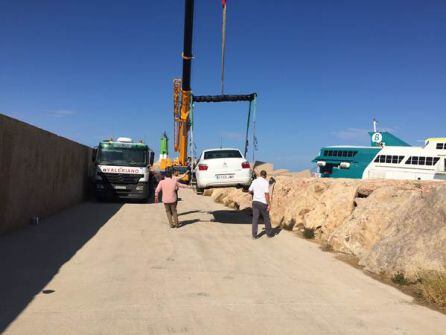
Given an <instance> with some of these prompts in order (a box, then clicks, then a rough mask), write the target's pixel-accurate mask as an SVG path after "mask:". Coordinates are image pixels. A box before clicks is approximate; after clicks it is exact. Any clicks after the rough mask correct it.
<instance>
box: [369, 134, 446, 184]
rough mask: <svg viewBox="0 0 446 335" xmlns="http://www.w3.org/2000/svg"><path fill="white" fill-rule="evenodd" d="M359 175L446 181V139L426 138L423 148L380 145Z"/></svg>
mask: <svg viewBox="0 0 446 335" xmlns="http://www.w3.org/2000/svg"><path fill="white" fill-rule="evenodd" d="M362 178H363V179H410V180H446V138H428V139H427V140H426V141H425V145H424V147H399V146H396V147H391V146H390V147H387V146H384V147H383V148H382V149H381V150H380V152H379V153H378V154H377V155H376V157H375V158H374V159H373V161H372V162H370V164H369V165H368V166H367V168H366V169H365V170H364V173H363V176H362Z"/></svg>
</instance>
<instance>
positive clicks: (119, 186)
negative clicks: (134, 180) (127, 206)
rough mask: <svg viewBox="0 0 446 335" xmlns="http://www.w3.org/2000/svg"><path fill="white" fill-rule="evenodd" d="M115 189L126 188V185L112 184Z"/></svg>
mask: <svg viewBox="0 0 446 335" xmlns="http://www.w3.org/2000/svg"><path fill="white" fill-rule="evenodd" d="M113 188H114V189H115V190H126V189H127V187H126V186H125V185H113Z"/></svg>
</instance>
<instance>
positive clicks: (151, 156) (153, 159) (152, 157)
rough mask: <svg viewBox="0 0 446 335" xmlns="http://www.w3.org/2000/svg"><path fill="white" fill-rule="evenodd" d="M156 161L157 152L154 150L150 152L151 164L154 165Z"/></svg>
mask: <svg viewBox="0 0 446 335" xmlns="http://www.w3.org/2000/svg"><path fill="white" fill-rule="evenodd" d="M154 162H155V153H154V152H153V151H151V152H150V165H153V163H154Z"/></svg>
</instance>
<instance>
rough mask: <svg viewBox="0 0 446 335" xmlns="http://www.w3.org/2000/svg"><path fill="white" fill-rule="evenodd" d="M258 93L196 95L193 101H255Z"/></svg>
mask: <svg viewBox="0 0 446 335" xmlns="http://www.w3.org/2000/svg"><path fill="white" fill-rule="evenodd" d="M256 97H257V93H251V94H223V95H194V96H192V100H193V102H237V101H253V100H254V99H255V98H256Z"/></svg>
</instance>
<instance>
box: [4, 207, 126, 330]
mask: <svg viewBox="0 0 446 335" xmlns="http://www.w3.org/2000/svg"><path fill="white" fill-rule="evenodd" d="M122 205H123V204H122V203H92V202H90V203H83V204H80V205H78V206H75V207H73V208H70V209H68V210H65V211H64V212H62V213H60V214H58V215H55V216H53V217H51V218H49V219H46V220H43V221H42V223H41V224H39V225H38V226H29V227H27V228H25V229H22V230H19V231H16V232H12V233H9V234H7V235H4V236H0V273H1V275H0V333H2V332H3V331H4V330H5V329H6V328H7V327H8V325H9V324H10V323H11V322H13V321H14V319H15V318H16V317H17V316H18V315H19V314H20V313H21V312H22V311H23V310H24V309H25V308H26V306H27V305H28V304H29V303H30V301H31V300H32V299H33V298H34V296H35V295H37V294H40V293H42V292H43V290H44V289H45V287H46V285H47V283H48V282H49V281H50V280H51V279H52V278H53V276H54V275H55V274H56V273H57V272H58V271H59V269H60V267H61V266H62V265H63V264H64V263H66V262H67V261H68V260H70V258H71V257H73V255H74V254H75V253H76V252H77V251H78V250H79V249H81V248H82V246H83V245H84V244H85V243H87V242H88V241H89V240H90V239H91V238H92V237H93V236H94V235H95V234H96V233H97V232H98V230H99V229H100V228H101V227H102V226H103V225H104V224H105V223H106V222H107V221H108V220H109V219H110V218H111V217H112V216H113V215H114V214H115V213H116V212H117V211H118V210H119V209H120V208H121V207H122ZM49 291H50V290H48V289H47V290H45V292H46V293H48V292H49Z"/></svg>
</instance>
